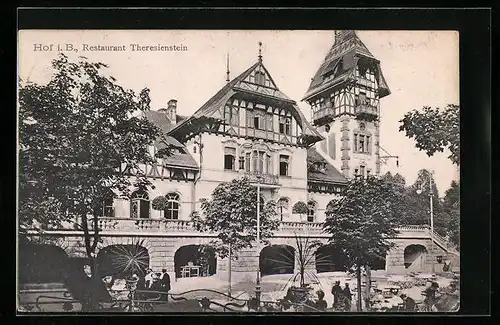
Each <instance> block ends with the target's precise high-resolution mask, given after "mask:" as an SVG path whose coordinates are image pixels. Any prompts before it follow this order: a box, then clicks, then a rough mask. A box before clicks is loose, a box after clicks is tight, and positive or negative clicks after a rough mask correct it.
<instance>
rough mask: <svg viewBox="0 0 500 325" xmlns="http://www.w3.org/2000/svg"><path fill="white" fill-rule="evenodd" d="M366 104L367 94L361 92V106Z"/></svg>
mask: <svg viewBox="0 0 500 325" xmlns="http://www.w3.org/2000/svg"><path fill="white" fill-rule="evenodd" d="M365 104H366V93H364V92H359V105H365Z"/></svg>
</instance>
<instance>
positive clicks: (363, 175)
mask: <svg viewBox="0 0 500 325" xmlns="http://www.w3.org/2000/svg"><path fill="white" fill-rule="evenodd" d="M359 174H360V176H361V177H365V166H359Z"/></svg>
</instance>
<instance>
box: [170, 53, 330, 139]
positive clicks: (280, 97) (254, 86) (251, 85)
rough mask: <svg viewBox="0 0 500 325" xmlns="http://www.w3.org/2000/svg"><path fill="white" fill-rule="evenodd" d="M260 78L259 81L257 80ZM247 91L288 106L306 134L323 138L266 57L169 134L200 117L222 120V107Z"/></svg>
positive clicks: (178, 134)
mask: <svg viewBox="0 0 500 325" xmlns="http://www.w3.org/2000/svg"><path fill="white" fill-rule="evenodd" d="M257 79H259V82H257V81H256V80H257ZM238 93H240V94H241V93H243V94H246V95H247V96H251V97H257V98H260V99H264V100H267V101H269V102H271V103H273V104H275V105H281V106H288V107H289V108H290V109H291V111H292V114H293V115H294V116H295V117H296V118H297V120H298V121H299V123H300V125H301V126H302V134H303V135H304V136H308V137H313V138H317V139H318V140H320V139H322V138H323V137H322V136H321V135H320V134H319V133H318V132H317V131H316V130H315V129H314V128H313V127H312V126H311V125H310V124H309V122H308V121H307V119H306V117H305V116H304V114H303V113H302V111H301V110H300V109H299V107H298V106H297V103H296V102H295V101H294V100H292V99H291V98H290V97H288V96H287V95H285V94H284V93H283V92H282V91H281V90H280V89H279V88H278V86H277V85H276V83H275V82H274V80H273V78H272V77H271V75H270V73H269V71H268V70H267V69H266V67H265V66H264V64H263V62H262V56H261V55H259V60H258V61H257V62H256V63H255V64H253V65H252V66H251V67H249V68H248V69H247V70H245V71H244V72H243V73H241V74H240V75H239V76H237V77H236V78H234V79H233V80H231V81H230V82H228V83H226V84H225V85H224V87H222V88H221V89H220V90H219V91H218V92H217V93H216V94H215V95H214V96H212V98H210V99H209V100H208V101H207V102H206V103H205V104H203V105H202V106H201V107H200V108H199V109H198V110H197V111H196V112H194V113H193V115H192V116H191V117H189V118H188V119H186V120H184V121H183V122H182V123H180V124H178V125H177V127H175V128H174V129H172V130H171V131H170V132H169V134H170V135H172V136H174V137H175V136H178V138H180V137H179V136H180V135H181V134H182V133H184V132H182V130H183V129H184V128H186V127H188V128H189V127H190V126H194V125H195V124H197V123H195V121H198V122H199V120H200V119H218V120H222V119H223V116H222V114H221V108H222V107H224V105H225V104H226V102H227V101H228V100H229V99H230V98H231V97H233V95H235V94H238Z"/></svg>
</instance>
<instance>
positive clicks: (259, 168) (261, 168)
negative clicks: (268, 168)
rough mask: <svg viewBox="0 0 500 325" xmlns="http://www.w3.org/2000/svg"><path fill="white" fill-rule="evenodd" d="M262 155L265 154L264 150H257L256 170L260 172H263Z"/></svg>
mask: <svg viewBox="0 0 500 325" xmlns="http://www.w3.org/2000/svg"><path fill="white" fill-rule="evenodd" d="M264 155H265V152H264V151H259V160H258V163H257V166H258V167H257V168H258V169H257V170H258V171H259V172H261V173H264V166H265V164H264Z"/></svg>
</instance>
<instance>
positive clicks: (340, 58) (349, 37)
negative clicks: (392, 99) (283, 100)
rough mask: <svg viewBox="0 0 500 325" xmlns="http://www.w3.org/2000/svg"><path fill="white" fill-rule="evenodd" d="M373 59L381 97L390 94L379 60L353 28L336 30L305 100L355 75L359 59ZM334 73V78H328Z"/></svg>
mask: <svg viewBox="0 0 500 325" xmlns="http://www.w3.org/2000/svg"><path fill="white" fill-rule="evenodd" d="M360 59H361V60H365V61H371V62H372V63H373V64H374V66H375V75H376V78H377V82H378V83H379V91H380V97H381V98H382V97H384V96H387V95H389V94H390V90H389V87H388V86H387V83H386V81H385V78H384V76H383V74H382V71H381V69H380V61H379V60H377V59H376V58H375V57H374V56H373V54H372V53H371V52H370V50H368V48H367V47H366V46H365V44H363V42H362V41H361V40H360V39H359V37H358V36H357V35H356V32H355V31H353V30H341V31H335V42H334V43H333V45H332V47H331V48H330V50H329V51H328V53H327V54H326V56H325V59H324V61H323V62H322V63H321V66H320V67H319V69H318V70H317V72H316V74H315V75H314V77H313V78H312V79H311V83H310V85H309V88H308V90H307V92H306V94H305V95H304V98H303V100H307V99H310V98H311V97H313V96H315V95H317V94H318V93H320V92H321V91H323V90H325V89H327V88H330V87H333V86H335V85H338V84H340V83H343V82H345V81H347V80H349V79H350V78H352V77H353V76H354V70H355V69H356V66H357V64H358V61H359V60H360ZM330 74H333V77H332V78H326V77H325V76H328V75H330Z"/></svg>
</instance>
